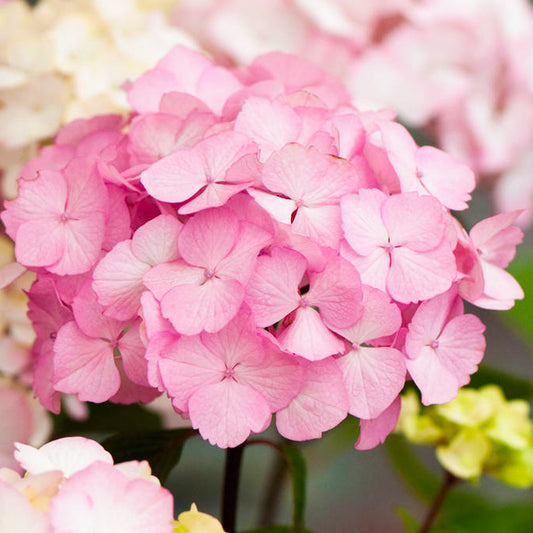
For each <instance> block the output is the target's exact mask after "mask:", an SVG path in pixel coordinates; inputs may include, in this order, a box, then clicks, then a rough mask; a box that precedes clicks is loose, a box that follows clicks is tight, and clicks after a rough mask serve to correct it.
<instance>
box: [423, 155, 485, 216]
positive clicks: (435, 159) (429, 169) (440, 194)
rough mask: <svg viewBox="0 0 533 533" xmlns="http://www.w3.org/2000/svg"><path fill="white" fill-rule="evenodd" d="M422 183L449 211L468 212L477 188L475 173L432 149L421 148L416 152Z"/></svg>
mask: <svg viewBox="0 0 533 533" xmlns="http://www.w3.org/2000/svg"><path fill="white" fill-rule="evenodd" d="M416 166H417V169H418V171H419V173H420V176H419V177H420V181H421V182H422V183H423V185H424V187H426V189H427V190H428V191H429V192H430V193H431V194H433V196H435V197H436V198H438V200H439V201H440V202H441V203H442V204H443V205H444V206H446V207H447V208H448V209H454V210H461V209H467V208H468V204H467V203H466V202H468V201H470V199H471V196H470V194H469V193H471V192H472V191H473V190H474V187H475V186H476V180H475V176H474V173H473V172H472V170H471V169H470V168H469V167H468V166H466V165H465V164H463V163H460V162H459V161H456V160H454V159H453V158H452V157H451V156H449V155H448V154H447V153H445V152H443V151H442V150H439V149H437V148H434V147H433V146H422V147H421V148H419V149H418V150H417V152H416Z"/></svg>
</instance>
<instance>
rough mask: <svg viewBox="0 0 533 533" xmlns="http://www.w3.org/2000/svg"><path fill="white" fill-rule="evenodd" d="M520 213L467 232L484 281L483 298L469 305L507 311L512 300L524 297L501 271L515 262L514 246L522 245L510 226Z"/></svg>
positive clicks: (502, 216) (487, 221)
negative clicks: (475, 252) (477, 257)
mask: <svg viewBox="0 0 533 533" xmlns="http://www.w3.org/2000/svg"><path fill="white" fill-rule="evenodd" d="M520 213H521V211H513V212H511V213H505V214H500V215H496V216H493V217H490V218H486V219H484V220H482V221H481V222H478V223H477V224H476V225H475V226H474V227H473V228H472V229H471V230H470V237H471V238H472V243H473V245H474V247H475V249H476V251H477V253H478V254H479V261H480V263H481V269H482V272H483V279H484V281H485V284H484V288H483V294H481V295H480V296H479V298H476V299H475V300H473V301H472V303H473V304H475V305H477V306H479V307H484V308H486V309H510V308H511V307H513V305H514V302H515V300H521V299H522V298H523V297H524V291H523V290H522V288H521V287H520V285H519V284H518V282H517V281H516V280H515V279H514V278H513V276H511V274H509V273H508V272H506V271H505V270H504V269H505V268H506V267H507V266H508V265H509V263H510V262H511V261H512V259H513V258H514V255H515V250H516V246H517V245H518V244H520V243H521V242H522V237H523V233H522V230H521V229H520V228H518V227H517V226H512V225H511V224H512V223H513V222H514V221H515V220H516V219H517V218H518V216H519V215H520Z"/></svg>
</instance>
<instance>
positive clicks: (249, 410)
mask: <svg viewBox="0 0 533 533" xmlns="http://www.w3.org/2000/svg"><path fill="white" fill-rule="evenodd" d="M189 414H190V417H191V422H192V426H193V428H195V429H198V430H199V431H200V435H202V437H203V438H204V439H208V440H209V442H210V443H211V444H212V445H214V446H218V447H220V448H228V447H230V448H232V447H234V446H238V445H239V444H241V443H243V442H244V441H245V440H246V439H247V438H248V436H249V435H250V433H260V432H261V431H264V430H265V429H266V428H267V427H268V425H269V424H270V420H271V412H270V408H269V406H268V403H267V401H266V399H265V398H264V397H263V396H262V395H261V394H260V393H259V392H257V391H256V390H255V389H253V388H251V387H250V386H249V385H241V384H240V383H237V382H236V381H234V380H233V379H224V380H223V381H220V382H219V383H216V384H213V385H209V386H205V387H202V388H201V389H199V390H198V391H197V392H195V393H194V394H193V395H192V396H191V399H190V400H189Z"/></svg>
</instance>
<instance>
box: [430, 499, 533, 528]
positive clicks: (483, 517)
mask: <svg viewBox="0 0 533 533" xmlns="http://www.w3.org/2000/svg"><path fill="white" fill-rule="evenodd" d="M439 531H440V532H442V533H444V532H448V531H453V532H454V533H502V532H506V533H507V532H509V533H531V531H533V504H532V503H531V502H530V503H527V504H509V505H496V504H494V503H487V504H486V505H484V506H483V507H480V506H473V507H471V506H465V505H463V506H462V507H459V506H457V507H456V508H455V509H454V510H452V511H451V512H449V513H447V515H446V516H443V520H441V521H440V528H439V529H437V530H436V531H435V533H438V532H439Z"/></svg>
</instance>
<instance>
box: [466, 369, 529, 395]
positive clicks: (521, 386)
mask: <svg viewBox="0 0 533 533" xmlns="http://www.w3.org/2000/svg"><path fill="white" fill-rule="evenodd" d="M495 383H496V384H498V386H499V387H501V388H502V390H503V392H504V394H505V397H506V398H507V399H508V400H514V399H517V398H521V399H525V400H530V399H532V398H533V383H531V381H529V380H526V379H522V378H519V377H516V376H513V375H511V374H508V373H507V372H504V371H502V370H500V369H497V368H494V367H491V366H487V365H485V364H481V365H480V366H479V370H478V371H477V372H476V373H475V374H473V375H472V377H471V381H470V384H469V385H468V386H469V387H474V388H479V387H482V386H483V385H491V384H495Z"/></svg>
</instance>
